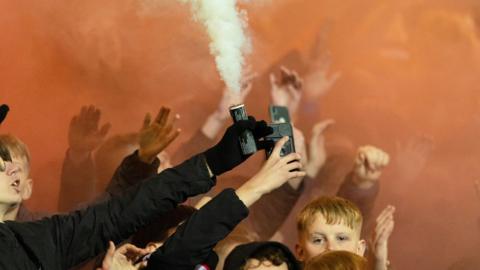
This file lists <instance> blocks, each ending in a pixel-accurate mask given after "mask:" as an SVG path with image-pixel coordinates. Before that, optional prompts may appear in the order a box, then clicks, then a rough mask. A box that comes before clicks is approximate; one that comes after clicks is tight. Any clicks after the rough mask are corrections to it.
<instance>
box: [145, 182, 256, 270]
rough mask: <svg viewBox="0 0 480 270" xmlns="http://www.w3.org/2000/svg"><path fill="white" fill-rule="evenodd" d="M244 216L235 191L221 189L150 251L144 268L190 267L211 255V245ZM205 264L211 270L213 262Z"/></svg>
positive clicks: (178, 269)
mask: <svg viewBox="0 0 480 270" xmlns="http://www.w3.org/2000/svg"><path fill="white" fill-rule="evenodd" d="M247 216H248V208H247V207H246V206H245V205H244V204H243V202H242V201H241V200H240V199H239V198H238V197H237V194H236V193H235V191H234V190H233V189H226V190H224V191H222V192H221V193H220V194H218V195H217V196H216V197H214V198H213V199H212V200H211V201H209V202H208V203H207V204H205V205H204V206H203V207H202V208H200V210H198V211H197V212H195V213H194V214H193V215H192V216H191V217H190V218H189V219H188V220H187V221H186V222H185V223H184V224H182V225H181V226H180V227H179V228H178V229H177V231H176V232H175V233H174V234H173V235H172V236H171V237H170V238H169V239H168V240H167V241H166V242H165V244H164V245H163V246H162V247H160V248H159V249H158V250H157V251H155V252H154V253H153V254H152V256H151V257H150V259H149V261H148V267H147V269H155V270H161V269H169V270H193V269H194V268H195V266H196V265H199V264H202V263H204V262H205V261H207V260H208V258H209V257H212V253H213V247H215V245H216V244H217V243H218V242H219V241H220V240H222V239H224V238H225V237H226V236H227V235H228V234H229V233H230V232H231V231H232V230H233V229H234V228H235V226H236V225H238V223H240V221H242V220H243V219H245V218H246V217H247ZM213 256H215V255H213ZM209 266H210V268H211V269H214V268H215V266H216V265H209Z"/></svg>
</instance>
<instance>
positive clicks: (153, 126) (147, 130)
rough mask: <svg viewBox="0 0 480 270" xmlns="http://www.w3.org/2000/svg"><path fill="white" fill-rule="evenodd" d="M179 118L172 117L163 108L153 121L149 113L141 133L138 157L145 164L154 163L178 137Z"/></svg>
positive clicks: (166, 109)
mask: <svg viewBox="0 0 480 270" xmlns="http://www.w3.org/2000/svg"><path fill="white" fill-rule="evenodd" d="M178 118H179V116H178V115H175V116H174V117H171V116H170V109H169V108H165V107H162V108H161V109H160V111H159V112H158V114H157V117H155V120H153V121H152V120H151V116H150V114H149V113H147V114H146V115H145V119H144V120H143V126H142V129H141V130H140V132H139V145H140V149H139V150H138V156H139V158H140V160H141V161H143V162H145V163H148V164H150V163H152V162H153V161H154V160H155V157H156V156H157V155H158V154H160V152H162V151H163V150H164V149H165V148H167V146H168V145H170V143H172V142H173V140H175V139H176V138H177V137H178V134H179V133H180V129H175V128H174V126H175V120H176V119H178Z"/></svg>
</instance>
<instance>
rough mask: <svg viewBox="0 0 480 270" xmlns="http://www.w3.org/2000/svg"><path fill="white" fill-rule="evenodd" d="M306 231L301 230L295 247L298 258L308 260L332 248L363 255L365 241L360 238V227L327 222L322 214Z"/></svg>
mask: <svg viewBox="0 0 480 270" xmlns="http://www.w3.org/2000/svg"><path fill="white" fill-rule="evenodd" d="M314 219H315V220H314V222H313V223H312V224H311V225H310V226H309V227H307V229H306V231H305V232H303V233H302V232H299V233H300V234H301V235H299V243H298V244H297V245H296V247H295V251H296V253H297V256H298V259H299V260H300V261H306V260H308V259H310V258H313V257H315V256H317V255H319V254H322V253H324V252H326V251H330V250H345V251H350V252H353V253H355V254H357V255H359V256H363V253H364V252H365V241H364V240H360V228H358V229H352V228H350V227H348V226H347V225H345V224H327V221H326V220H325V218H324V217H323V216H322V215H321V214H316V215H315V217H314Z"/></svg>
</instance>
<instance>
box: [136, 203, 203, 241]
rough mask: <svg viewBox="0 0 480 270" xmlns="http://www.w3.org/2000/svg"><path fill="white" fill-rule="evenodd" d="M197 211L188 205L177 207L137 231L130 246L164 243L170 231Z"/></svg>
mask: <svg viewBox="0 0 480 270" xmlns="http://www.w3.org/2000/svg"><path fill="white" fill-rule="evenodd" d="M195 211H197V209H195V208H193V207H191V206H188V205H179V206H177V207H176V208H175V209H173V210H171V211H169V212H167V213H165V214H163V215H161V216H159V217H158V218H156V219H155V220H154V221H153V222H152V223H150V224H149V225H147V226H145V227H143V228H142V229H140V230H138V232H137V233H136V234H135V235H134V236H133V237H132V244H133V245H135V246H137V247H146V246H147V245H148V243H150V242H164V241H165V240H167V238H168V237H170V232H171V230H172V229H175V228H177V227H178V226H179V225H180V224H181V223H182V222H183V221H185V220H187V219H188V218H189V217H190V216H191V215H192V214H193V213H195Z"/></svg>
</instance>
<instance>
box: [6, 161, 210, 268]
mask: <svg viewBox="0 0 480 270" xmlns="http://www.w3.org/2000/svg"><path fill="white" fill-rule="evenodd" d="M214 184H215V178H210V175H209V172H208V169H207V166H206V162H205V158H204V156H203V155H197V156H194V157H193V158H191V159H189V160H187V161H185V162H184V163H182V164H180V165H178V166H176V167H174V168H171V169H167V170H165V171H163V172H162V173H161V174H159V175H156V176H154V177H152V178H150V179H148V180H146V181H145V182H144V183H142V184H141V185H138V186H137V187H135V188H133V189H131V190H129V191H127V192H125V193H124V194H123V196H121V197H120V196H116V197H113V198H111V199H110V200H108V201H106V202H104V203H102V204H99V205H95V206H91V207H89V208H87V209H85V210H82V211H76V212H73V213H71V214H69V215H57V216H53V217H51V218H46V219H43V220H41V221H38V222H33V223H16V222H14V223H13V224H10V227H11V228H12V230H14V231H15V233H16V234H18V235H21V236H22V240H23V241H24V242H25V243H26V245H28V246H29V248H30V249H31V253H32V254H35V256H36V257H37V258H39V260H40V263H41V264H42V266H43V268H44V269H68V268H70V267H73V266H75V265H77V264H79V263H81V262H83V261H85V260H87V259H90V258H92V257H94V256H95V255H97V254H98V253H100V252H102V251H105V250H106V247H107V244H108V241H109V240H112V241H114V242H115V243H119V242H120V241H122V240H124V239H125V238H127V237H128V236H130V235H131V234H132V233H134V232H135V231H136V230H138V229H139V228H140V227H141V226H144V225H146V224H147V223H149V222H150V221H151V220H152V219H153V218H155V217H156V216H157V215H159V214H162V213H164V212H166V211H169V210H172V209H173V208H174V207H175V206H176V205H177V204H178V203H181V202H183V201H185V200H186V199H187V198H188V197H190V196H194V195H197V194H200V193H205V192H207V191H208V190H209V189H210V188H211V187H212V186H213V185H214Z"/></svg>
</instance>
